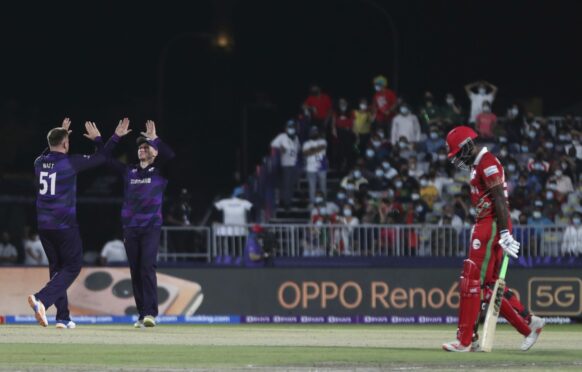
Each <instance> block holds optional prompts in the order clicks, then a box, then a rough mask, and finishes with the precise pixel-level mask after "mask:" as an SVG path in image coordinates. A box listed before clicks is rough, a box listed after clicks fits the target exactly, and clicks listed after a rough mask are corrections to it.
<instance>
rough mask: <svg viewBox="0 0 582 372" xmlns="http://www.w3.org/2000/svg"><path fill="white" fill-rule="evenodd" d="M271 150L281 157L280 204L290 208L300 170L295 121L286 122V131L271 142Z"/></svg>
mask: <svg viewBox="0 0 582 372" xmlns="http://www.w3.org/2000/svg"><path fill="white" fill-rule="evenodd" d="M271 148H272V149H274V150H277V151H279V153H280V155H281V171H282V180H281V197H280V203H281V205H282V206H283V208H285V209H289V208H290V207H291V198H292V197H293V191H294V190H295V186H296V185H297V181H298V180H299V174H300V171H301V170H300V169H299V167H297V162H298V160H299V150H300V144H299V138H298V137H297V126H296V123H295V120H293V119H291V120H289V121H287V125H286V130H285V132H283V133H280V134H279V135H278V136H277V137H275V139H274V140H273V141H272V142H271Z"/></svg>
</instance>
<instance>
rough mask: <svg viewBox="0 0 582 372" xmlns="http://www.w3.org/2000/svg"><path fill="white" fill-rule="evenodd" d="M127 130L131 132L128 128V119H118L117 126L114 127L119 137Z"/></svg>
mask: <svg viewBox="0 0 582 372" xmlns="http://www.w3.org/2000/svg"><path fill="white" fill-rule="evenodd" d="M129 132H131V129H129V119H128V118H123V120H119V124H117V128H115V134H117V135H118V136H119V137H123V136H125V135H127V134H128V133H129Z"/></svg>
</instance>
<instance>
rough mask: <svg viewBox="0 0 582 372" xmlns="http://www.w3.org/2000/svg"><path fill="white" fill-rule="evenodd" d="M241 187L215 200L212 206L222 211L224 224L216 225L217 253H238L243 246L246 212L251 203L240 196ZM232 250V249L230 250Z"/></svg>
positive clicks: (247, 212) (241, 193)
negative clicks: (229, 195) (229, 194)
mask: <svg viewBox="0 0 582 372" xmlns="http://www.w3.org/2000/svg"><path fill="white" fill-rule="evenodd" d="M242 196H243V188H242V187H237V188H236V189H234V191H233V193H232V197H230V198H224V199H221V200H219V201H217V202H216V203H215V204H214V207H215V208H216V209H217V210H219V211H221V212H222V223H223V224H224V225H226V226H219V227H217V229H216V230H215V231H216V235H217V237H218V241H217V244H218V251H219V255H231V254H235V255H236V254H238V253H239V252H240V251H241V250H242V249H243V248H244V244H243V241H244V237H245V236H246V234H247V232H246V228H245V227H243V226H242V225H246V224H247V221H248V214H249V212H250V210H251V208H252V207H253V204H252V203H251V202H250V201H248V200H245V199H243V198H242ZM231 250H232V251H231Z"/></svg>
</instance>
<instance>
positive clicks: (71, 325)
mask: <svg viewBox="0 0 582 372" xmlns="http://www.w3.org/2000/svg"><path fill="white" fill-rule="evenodd" d="M55 327H57V329H75V328H77V324H76V323H75V322H73V321H72V320H69V321H66V320H57V324H56V325H55Z"/></svg>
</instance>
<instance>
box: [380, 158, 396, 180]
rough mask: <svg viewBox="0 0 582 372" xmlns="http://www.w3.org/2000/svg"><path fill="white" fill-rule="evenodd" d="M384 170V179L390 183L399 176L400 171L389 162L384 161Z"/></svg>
mask: <svg viewBox="0 0 582 372" xmlns="http://www.w3.org/2000/svg"><path fill="white" fill-rule="evenodd" d="M382 170H383V171H384V178H386V179H387V180H389V181H391V180H392V179H394V177H396V176H397V175H398V171H397V170H396V169H395V168H394V167H393V166H392V165H391V164H390V162H389V161H388V160H382Z"/></svg>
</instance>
